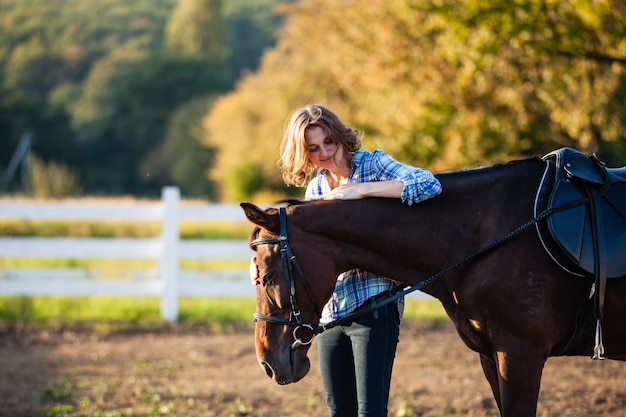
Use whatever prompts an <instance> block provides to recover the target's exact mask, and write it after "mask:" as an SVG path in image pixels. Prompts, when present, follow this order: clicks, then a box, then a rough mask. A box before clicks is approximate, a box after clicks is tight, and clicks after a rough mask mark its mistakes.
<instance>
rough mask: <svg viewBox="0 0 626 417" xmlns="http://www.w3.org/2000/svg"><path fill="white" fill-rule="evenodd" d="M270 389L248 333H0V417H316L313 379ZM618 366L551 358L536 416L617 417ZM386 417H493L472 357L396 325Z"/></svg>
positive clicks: (419, 329)
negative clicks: (397, 337) (398, 334)
mask: <svg viewBox="0 0 626 417" xmlns="http://www.w3.org/2000/svg"><path fill="white" fill-rule="evenodd" d="M315 351H316V346H314V347H313V349H312V350H311V354H310V358H311V360H312V364H313V366H312V370H311V372H310V374H309V375H308V376H307V377H306V378H305V379H304V380H302V381H301V382H298V383H297V384H292V385H288V386H278V385H275V384H274V383H273V382H272V381H271V380H270V379H269V378H267V377H266V376H265V374H264V373H263V371H262V370H261V368H260V367H259V366H258V365H257V363H256V358H255V353H254V345H253V333H252V330H251V327H244V328H243V329H233V330H230V331H226V332H219V333H216V332H212V331H209V329H207V328H206V327H205V326H202V325H155V326H154V327H153V328H141V329H136V328H131V329H128V328H126V329H122V330H112V331H102V330H98V331H94V330H93V329H89V328H87V329H85V328H83V329H81V328H76V327H75V328H67V327H63V326H57V328H55V329H54V330H51V329H49V328H23V327H21V326H16V325H14V324H7V323H4V324H1V325H0V416H2V417H5V416H6V417H20V416H110V417H112V416H207V417H208V416H211V417H217V416H219V417H226V416H258V417H261V416H266V417H269V416H271V417H283V416H302V415H306V416H324V415H325V406H324V400H323V396H322V389H321V382H320V377H319V372H318V370H317V356H316V352H315ZM624 370H625V368H624V364H623V363H621V362H617V361H608V360H607V361H592V360H590V359H589V358H586V357H576V358H551V359H550V360H549V361H548V363H547V366H546V368H545V371H544V378H543V383H542V390H541V396H540V401H539V411H538V414H537V415H538V416H615V417H618V416H619V417H625V416H626V384H625V382H626V373H625V372H624ZM392 384H393V385H392V393H391V399H390V410H389V416H395V417H404V416H423V417H441V416H472V417H479V416H480V417H483V416H497V415H498V413H497V411H496V407H495V401H494V400H493V398H492V396H491V393H490V390H489V387H488V384H487V381H486V380H485V378H484V376H483V375H482V370H481V368H480V364H479V361H478V356H477V354H475V353H474V352H472V351H470V350H469V349H468V348H466V347H465V345H463V344H462V342H461V341H460V339H459V337H458V336H457V334H456V332H455V331H454V329H453V326H452V324H451V323H450V322H445V323H431V322H414V321H413V322H409V321H405V322H404V323H403V327H402V332H401V341H400V344H399V346H398V353H397V359H396V365H395V368H394V377H393V382H392Z"/></svg>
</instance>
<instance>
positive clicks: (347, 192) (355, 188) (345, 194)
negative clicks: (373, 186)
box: [322, 183, 364, 200]
mask: <svg viewBox="0 0 626 417" xmlns="http://www.w3.org/2000/svg"><path fill="white" fill-rule="evenodd" d="M362 185H364V184H358V183H348V184H343V185H340V186H339V187H337V188H334V189H332V190H330V191H329V192H327V193H326V194H324V195H323V196H322V199H324V200H358V199H360V198H363V197H364V196H363V195H361V193H362V191H361V187H360V186H362Z"/></svg>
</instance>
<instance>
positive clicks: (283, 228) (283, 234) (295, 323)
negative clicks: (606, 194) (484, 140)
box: [250, 198, 589, 350]
mask: <svg viewBox="0 0 626 417" xmlns="http://www.w3.org/2000/svg"><path fill="white" fill-rule="evenodd" d="M587 202H589V198H580V199H578V200H573V201H568V202H566V203H563V204H560V205H558V206H554V207H552V208H549V209H545V210H543V211H542V212H541V213H539V214H537V215H536V216H535V217H533V218H532V219H530V220H529V221H527V222H526V223H524V224H522V225H521V226H519V227H518V228H516V229H514V230H513V231H511V232H509V233H508V234H507V235H505V236H503V237H501V238H500V239H498V240H496V241H494V242H492V243H491V244H489V245H487V246H484V247H483V248H481V249H479V250H478V251H476V252H474V253H472V254H471V255H468V256H466V257H465V258H463V259H461V260H460V261H458V262H456V263H454V264H452V265H450V266H448V267H446V268H444V269H442V270H441V271H439V272H437V273H435V274H433V275H431V276H430V277H428V278H426V279H425V280H423V281H420V282H418V283H417V284H415V285H413V286H411V287H401V286H398V287H396V288H394V289H393V290H387V291H384V292H382V293H380V294H378V295H376V296H374V297H372V298H370V299H369V300H368V301H367V302H365V303H364V304H362V305H361V306H359V307H358V308H357V309H356V310H354V311H353V312H352V313H350V314H348V315H347V316H344V317H341V318H339V319H337V320H334V321H332V322H330V323H327V324H324V325H312V324H308V323H303V322H302V317H301V312H300V310H299V308H298V305H297V302H296V287H295V277H294V275H293V269H294V268H295V269H296V271H297V272H298V275H300V277H301V278H302V281H303V283H304V288H305V289H306V291H307V293H308V296H309V298H310V299H311V301H312V302H313V305H314V306H315V309H316V313H317V314H318V316H319V317H321V312H320V309H319V307H318V306H317V303H316V302H315V300H314V298H313V296H312V293H311V292H310V290H309V287H308V285H307V283H306V280H305V279H304V275H303V273H302V270H301V269H300V266H299V265H298V262H297V260H296V256H295V255H294V253H293V251H292V250H291V247H290V246H289V241H288V239H287V214H286V211H285V208H284V207H281V208H280V209H279V212H278V215H279V219H280V236H278V237H274V238H261V239H255V240H253V241H252V242H251V243H250V247H251V248H252V249H253V250H256V247H257V246H258V245H264V244H279V245H280V253H281V258H282V261H283V262H282V263H283V272H284V275H285V277H286V279H287V283H288V284H289V288H290V293H289V300H290V303H291V310H292V312H291V315H292V317H290V318H289V319H288V320H287V319H284V318H280V317H274V316H268V315H265V314H261V313H258V312H257V313H254V320H255V321H256V320H265V321H267V322H270V323H275V324H283V325H287V326H291V327H294V330H293V338H294V342H293V343H292V345H291V349H292V350H293V349H296V348H298V347H299V346H305V345H308V344H310V343H311V342H312V341H313V337H315V335H316V334H319V333H322V332H324V331H325V330H328V329H332V328H333V327H336V326H341V325H344V324H346V323H349V322H352V321H354V320H355V319H356V318H358V317H361V316H363V315H365V314H367V313H370V312H372V311H374V310H377V309H378V308H380V307H382V306H385V305H387V304H389V303H392V302H394V301H396V300H397V299H399V298H402V297H404V296H405V295H407V294H409V293H412V292H414V291H417V290H420V289H422V288H424V287H425V286H426V285H429V284H431V283H432V282H433V281H435V280H436V279H437V278H440V277H441V276H442V275H444V274H446V273H448V272H450V271H452V270H453V269H455V268H458V267H459V266H461V265H463V264H464V263H467V262H469V261H471V260H473V259H474V258H476V257H478V256H480V255H482V254H484V253H485V252H488V251H490V250H491V249H494V248H495V247H497V246H499V245H501V244H503V243H504V242H506V241H508V240H510V239H512V238H513V237H515V236H517V235H518V234H520V233H521V232H522V231H524V230H526V229H528V228H529V227H530V226H532V225H534V224H535V223H537V222H539V221H541V220H543V219H545V218H546V217H548V216H549V215H551V214H553V213H555V212H558V211H561V210H566V209H570V208H574V207H577V206H580V205H582V204H585V203H587ZM302 328H306V329H308V330H309V331H310V332H311V333H312V336H311V338H310V340H308V341H306V342H303V341H302V340H301V339H300V338H299V337H298V335H297V332H298V330H300V329H302Z"/></svg>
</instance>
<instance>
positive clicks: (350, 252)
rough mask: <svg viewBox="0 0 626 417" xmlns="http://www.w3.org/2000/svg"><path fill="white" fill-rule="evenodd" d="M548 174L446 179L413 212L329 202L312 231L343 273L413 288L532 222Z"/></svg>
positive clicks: (505, 169) (522, 170) (497, 172)
mask: <svg viewBox="0 0 626 417" xmlns="http://www.w3.org/2000/svg"><path fill="white" fill-rule="evenodd" d="M541 167H542V164H541V162H537V161H533V162H531V161H520V162H519V163H518V164H514V165H510V166H509V165H506V166H501V167H498V168H486V169H484V170H478V171H471V172H467V173H463V172H461V173H456V174H454V175H444V176H441V178H440V180H441V181H442V186H443V193H442V194H441V195H440V196H437V197H434V198H432V199H430V200H426V201H424V202H421V203H418V204H414V205H412V206H410V207H409V206H407V205H406V204H402V203H400V202H399V201H397V200H390V199H383V198H368V199H363V200H356V201H336V202H322V203H320V204H317V205H316V206H315V207H316V208H315V211H316V213H313V215H310V216H307V220H306V224H305V228H306V229H307V231H309V232H313V233H314V234H316V235H318V236H320V237H322V238H323V239H325V240H326V244H327V245H332V246H333V253H336V254H337V255H336V256H335V258H336V262H337V263H338V264H339V267H340V268H353V267H360V268H363V269H366V270H369V271H371V272H375V273H378V274H381V275H385V276H393V277H394V278H396V279H400V280H402V282H406V283H407V284H412V283H414V282H417V281H419V280H421V279H424V278H426V277H428V276H430V275H431V274H433V273H435V272H437V271H439V270H441V269H443V268H445V267H446V266H448V265H449V264H450V263H451V262H454V261H455V260H458V259H461V258H463V257H465V256H466V255H468V254H470V253H472V252H473V251H476V250H478V249H479V248H481V247H483V246H485V245H487V244H489V243H491V241H492V240H495V239H497V238H500V237H501V236H502V235H504V234H506V233H508V232H510V231H511V230H513V229H514V228H516V227H517V226H519V225H520V224H522V223H523V222H525V221H528V220H529V218H527V217H528V216H530V214H531V213H532V207H531V204H532V200H533V198H534V192H535V189H536V186H537V183H538V179H539V177H540V175H541Z"/></svg>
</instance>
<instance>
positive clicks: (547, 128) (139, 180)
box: [0, 0, 626, 201]
mask: <svg viewBox="0 0 626 417" xmlns="http://www.w3.org/2000/svg"><path fill="white" fill-rule="evenodd" d="M625 20H626V0H612V1H611V0H570V1H566V2H564V1H559V0H517V1H514V2H511V1H504V0H494V1H490V2H482V1H479V0H460V1H459V0H371V1H368V2H359V1H356V0H344V1H341V2H337V1H334V0H300V1H294V0H254V1H249V0H229V1H224V0H136V1H132V2H127V1H124V0H94V1H89V2H84V1H81V0H47V1H44V0H2V1H0V171H2V170H3V168H4V167H6V166H7V164H8V161H9V159H10V157H11V155H12V153H13V151H14V149H15V147H16V145H17V143H18V141H19V138H20V136H21V135H22V133H23V132H24V131H25V130H29V131H31V132H32V133H33V136H34V141H33V146H32V151H33V153H34V154H35V155H36V156H37V157H38V158H39V159H40V160H41V161H42V167H44V169H45V170H48V169H50V170H52V169H53V167H64V169H67V171H68V172H72V173H74V175H76V176H77V178H78V182H79V184H78V186H79V187H80V188H81V189H82V190H83V192H84V193H86V194H135V195H145V196H154V195H158V194H159V192H160V188H161V187H162V186H163V185H166V184H168V185H179V186H180V187H181V189H182V192H183V195H184V196H201V197H209V198H211V199H222V200H228V201H235V200H242V199H255V198H261V197H260V196H263V197H262V198H273V197H274V196H289V195H291V196H301V195H302V190H298V189H294V188H286V187H285V186H284V185H283V184H282V182H281V179H280V173H279V172H278V168H277V167H276V160H277V158H278V144H279V141H280V137H281V135H282V131H283V127H284V123H285V120H286V119H287V117H288V115H289V113H290V112H291V111H292V110H293V109H295V108H297V107H300V106H302V105H304V104H306V103H311V102H317V103H323V104H326V105H329V106H330V107H332V108H333V109H335V110H336V111H337V112H338V113H339V115H340V116H341V117H342V118H343V119H344V121H345V122H346V123H348V124H350V125H352V126H354V127H356V128H358V129H359V130H361V131H362V132H363V135H364V141H363V144H364V146H365V147H366V148H368V149H373V148H383V149H385V150H386V151H388V152H389V153H390V154H391V155H393V156H394V157H395V158H397V159H399V160H402V161H405V162H408V163H411V164H414V165H418V166H425V167H428V168H430V169H432V170H435V171H445V170H451V169H457V168H464V167H470V166H474V165H484V164H490V163H495V162H501V161H505V160H509V159H514V158H518V157H523V156H528V155H542V154H544V153H546V152H549V151H551V150H553V149H555V148H558V147H561V146H569V147H574V148H577V149H580V150H582V151H584V152H588V153H591V152H596V153H598V155H599V156H600V157H601V158H602V159H604V160H605V161H606V163H607V164H608V165H610V166H618V165H624V160H626V140H624V139H625V136H626V128H625V124H626V114H625V113H626V91H625V90H626V82H625V81H626V76H625V74H626V73H625V66H626V43H625V42H624V39H626V33H625V31H626V29H625V25H624V24H623V22H624V21H625ZM261 56H262V58H260V57H261ZM227 93H228V94H227ZM17 182H18V181H13V183H12V184H10V190H9V191H15V190H16V189H17ZM56 192H60V191H54V193H56Z"/></svg>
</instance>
